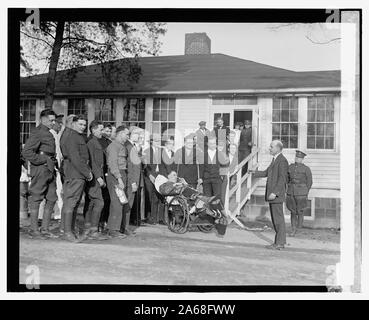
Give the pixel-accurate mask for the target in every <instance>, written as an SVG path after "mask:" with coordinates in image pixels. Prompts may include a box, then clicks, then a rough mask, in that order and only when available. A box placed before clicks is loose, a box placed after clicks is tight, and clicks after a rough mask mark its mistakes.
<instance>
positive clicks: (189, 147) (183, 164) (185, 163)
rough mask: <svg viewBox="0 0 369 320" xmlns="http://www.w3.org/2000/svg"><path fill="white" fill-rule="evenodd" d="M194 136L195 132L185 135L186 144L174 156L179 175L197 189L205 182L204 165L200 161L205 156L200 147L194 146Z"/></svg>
mask: <svg viewBox="0 0 369 320" xmlns="http://www.w3.org/2000/svg"><path fill="white" fill-rule="evenodd" d="M193 138H194V135H193V134H190V135H188V136H186V137H185V139H184V146H183V147H182V148H180V149H178V150H177V151H176V153H175V156H174V158H175V164H176V172H177V174H178V176H179V177H181V178H183V179H185V181H186V182H187V184H188V185H189V186H191V187H192V188H194V189H196V188H197V186H198V185H200V184H202V182H203V179H202V178H203V166H202V165H200V162H201V161H202V159H203V158H204V156H203V155H202V151H201V150H200V149H196V148H195V147H194V143H193Z"/></svg>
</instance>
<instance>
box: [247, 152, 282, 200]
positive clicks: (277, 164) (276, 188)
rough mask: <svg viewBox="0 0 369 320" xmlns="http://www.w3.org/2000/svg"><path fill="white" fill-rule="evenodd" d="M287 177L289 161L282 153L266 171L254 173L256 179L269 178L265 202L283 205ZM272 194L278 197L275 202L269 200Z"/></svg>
mask: <svg viewBox="0 0 369 320" xmlns="http://www.w3.org/2000/svg"><path fill="white" fill-rule="evenodd" d="M287 175H288V161H287V159H286V158H285V156H284V155H283V154H282V153H281V154H279V155H278V157H277V158H276V159H275V161H274V162H273V163H271V164H270V165H269V167H268V168H267V169H266V170H264V171H257V172H255V173H254V177H256V178H267V184H266V189H265V201H268V202H270V203H282V202H284V201H285V199H286V185H287ZM271 193H274V194H275V195H276V196H277V197H276V198H275V199H274V200H273V201H270V200H268V197H269V195H270V194H271Z"/></svg>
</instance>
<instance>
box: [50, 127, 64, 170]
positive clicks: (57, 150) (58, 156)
mask: <svg viewBox="0 0 369 320" xmlns="http://www.w3.org/2000/svg"><path fill="white" fill-rule="evenodd" d="M50 133H51V134H52V135H53V137H54V140H55V153H56V160H57V161H58V164H59V166H60V163H61V160H62V159H63V155H62V153H61V150H60V137H61V134H62V133H63V131H62V130H60V132H59V133H57V132H56V131H55V130H54V129H50Z"/></svg>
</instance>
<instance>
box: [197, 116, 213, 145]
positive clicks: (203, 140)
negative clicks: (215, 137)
mask: <svg viewBox="0 0 369 320" xmlns="http://www.w3.org/2000/svg"><path fill="white" fill-rule="evenodd" d="M195 134H196V143H197V145H198V147H199V148H200V149H201V150H202V151H205V149H206V148H207V145H208V138H209V136H210V130H209V129H207V128H206V121H200V122H199V129H197V131H196V133H195Z"/></svg>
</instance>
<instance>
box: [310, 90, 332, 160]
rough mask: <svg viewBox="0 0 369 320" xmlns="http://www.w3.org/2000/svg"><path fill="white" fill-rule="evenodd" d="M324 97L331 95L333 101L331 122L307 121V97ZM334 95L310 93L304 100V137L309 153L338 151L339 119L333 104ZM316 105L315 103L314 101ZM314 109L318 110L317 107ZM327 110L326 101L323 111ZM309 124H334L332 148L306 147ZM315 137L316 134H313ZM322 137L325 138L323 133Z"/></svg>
mask: <svg viewBox="0 0 369 320" xmlns="http://www.w3.org/2000/svg"><path fill="white" fill-rule="evenodd" d="M321 97H324V98H325V99H326V98H327V97H331V98H332V103H333V122H326V121H322V122H317V121H314V122H311V121H309V99H311V98H314V99H317V98H321ZM335 97H336V96H335V95H333V94H320V95H318V94H316V95H312V96H308V97H307V101H306V137H305V144H306V150H307V151H308V152H310V153H314V152H322V153H335V152H338V145H337V138H338V128H337V125H338V124H339V119H337V118H338V117H337V108H336V104H335ZM316 105H317V103H316ZM315 110H318V109H317V107H316V109H315ZM326 110H327V108H326V102H325V111H326ZM309 124H333V125H334V136H333V143H334V147H333V148H332V149H321V148H309V147H308V136H309V135H308V125H309ZM315 137H316V135H315ZM323 137H324V138H325V136H324V135H323Z"/></svg>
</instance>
